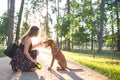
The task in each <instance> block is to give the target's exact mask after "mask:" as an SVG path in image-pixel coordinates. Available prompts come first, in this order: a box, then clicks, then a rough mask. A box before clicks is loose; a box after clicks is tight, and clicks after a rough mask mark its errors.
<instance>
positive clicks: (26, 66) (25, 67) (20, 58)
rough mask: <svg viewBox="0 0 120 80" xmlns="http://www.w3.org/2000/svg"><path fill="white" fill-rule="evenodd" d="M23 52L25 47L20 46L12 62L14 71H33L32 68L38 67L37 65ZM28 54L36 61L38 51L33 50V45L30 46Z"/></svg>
mask: <svg viewBox="0 0 120 80" xmlns="http://www.w3.org/2000/svg"><path fill="white" fill-rule="evenodd" d="M23 51H24V45H23V44H20V46H19V48H18V49H17V50H16V52H15V55H14V56H13V58H12V60H11V62H10V64H11V67H12V70H13V71H17V70H18V69H20V70H22V71H31V69H32V68H35V67H36V64H35V63H34V62H32V61H30V60H29V59H27V58H26V56H25V54H24V52H23ZM28 52H29V53H30V56H31V57H32V58H33V59H36V57H37V53H36V52H37V50H32V44H31V45H30V47H29V50H28Z"/></svg>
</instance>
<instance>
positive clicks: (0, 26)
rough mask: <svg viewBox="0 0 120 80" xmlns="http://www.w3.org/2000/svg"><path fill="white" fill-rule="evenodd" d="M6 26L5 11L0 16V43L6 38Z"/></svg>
mask: <svg viewBox="0 0 120 80" xmlns="http://www.w3.org/2000/svg"><path fill="white" fill-rule="evenodd" d="M7 27H8V18H7V13H4V14H3V15H2V16H1V17H0V44H3V43H4V41H5V40H7Z"/></svg>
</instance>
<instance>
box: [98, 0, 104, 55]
mask: <svg viewBox="0 0 120 80" xmlns="http://www.w3.org/2000/svg"><path fill="white" fill-rule="evenodd" d="M104 5H105V0H101V5H100V11H101V12H100V32H99V35H98V52H99V53H102V45H103V28H104V27H103V26H104V22H103V21H104Z"/></svg>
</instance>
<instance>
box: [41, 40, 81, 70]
mask: <svg viewBox="0 0 120 80" xmlns="http://www.w3.org/2000/svg"><path fill="white" fill-rule="evenodd" d="M43 43H44V44H46V47H48V46H50V48H51V53H52V62H51V66H50V67H48V70H50V69H51V68H52V66H53V63H54V60H57V61H58V64H59V65H60V66H59V67H57V70H65V69H69V70H72V69H70V68H68V67H67V62H66V59H65V56H64V55H63V54H62V52H61V51H60V49H59V48H58V47H57V46H56V45H55V43H54V41H53V40H52V39H49V40H47V41H45V42H43ZM75 70H76V69H75ZM79 70H81V69H79Z"/></svg>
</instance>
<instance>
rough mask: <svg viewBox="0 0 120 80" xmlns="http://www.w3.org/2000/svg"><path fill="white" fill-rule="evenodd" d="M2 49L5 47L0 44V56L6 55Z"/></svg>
mask: <svg viewBox="0 0 120 80" xmlns="http://www.w3.org/2000/svg"><path fill="white" fill-rule="evenodd" d="M4 50H5V47H3V46H0V57H4V56H6V55H5V54H4Z"/></svg>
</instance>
